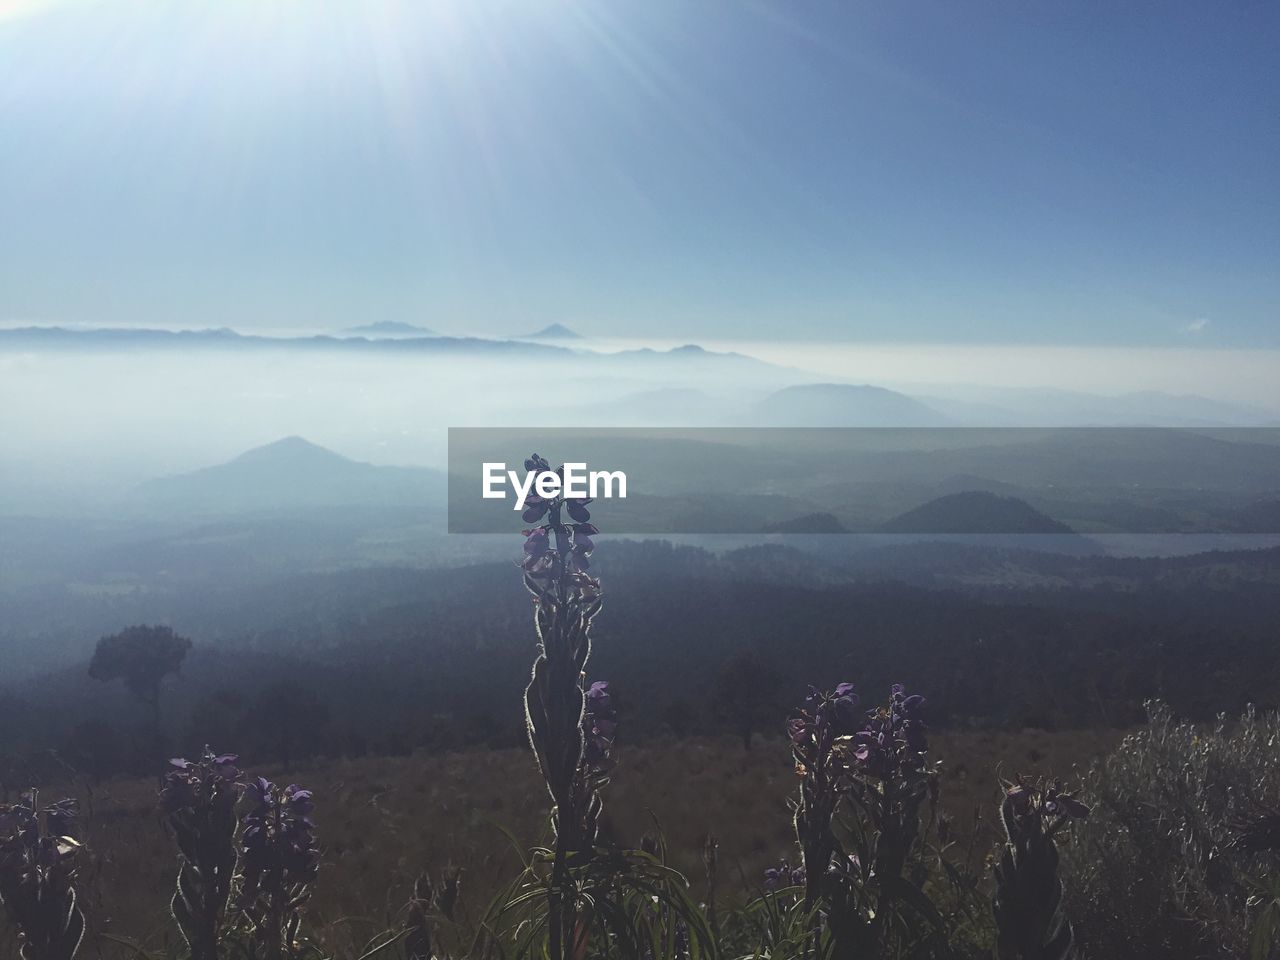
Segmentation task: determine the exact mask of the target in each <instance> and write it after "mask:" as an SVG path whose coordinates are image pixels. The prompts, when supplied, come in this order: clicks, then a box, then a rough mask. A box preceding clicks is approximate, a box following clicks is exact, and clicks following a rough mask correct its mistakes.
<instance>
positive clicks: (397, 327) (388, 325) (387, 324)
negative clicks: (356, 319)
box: [338, 320, 438, 337]
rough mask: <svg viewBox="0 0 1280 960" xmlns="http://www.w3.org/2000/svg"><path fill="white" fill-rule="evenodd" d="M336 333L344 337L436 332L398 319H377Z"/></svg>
mask: <svg viewBox="0 0 1280 960" xmlns="http://www.w3.org/2000/svg"><path fill="white" fill-rule="evenodd" d="M338 334H339V335H340V336H344V337H434V336H438V334H437V333H436V332H435V331H434V330H431V329H428V328H427V327H419V326H415V325H414V324H412V323H402V322H401V321H399V320H378V321H376V322H374V323H365V324H361V325H360V326H358V327H348V328H347V329H345V330H339V331H338Z"/></svg>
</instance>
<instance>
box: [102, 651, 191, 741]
mask: <svg viewBox="0 0 1280 960" xmlns="http://www.w3.org/2000/svg"><path fill="white" fill-rule="evenodd" d="M190 649H191V641H190V640H188V639H187V638H186V637H180V636H178V634H176V633H174V632H173V630H172V629H170V628H169V627H147V626H136V627H127V628H125V629H124V630H121V631H120V632H119V633H117V634H113V635H112V636H110V637H103V638H102V639H101V640H99V641H98V646H97V648H96V649H95V650H94V651H93V660H92V662H90V664H89V676H91V677H93V678H94V679H95V680H104V681H106V680H123V681H124V685H125V686H126V687H128V688H129V692H130V693H132V694H133V695H134V696H135V697H137V698H138V699H139V700H141V701H142V703H143V704H145V705H146V706H147V707H148V708H149V709H150V711H151V721H152V724H153V725H154V727H155V733H156V737H157V739H158V738H159V736H160V684H161V682H162V681H163V680H164V678H165V677H167V676H168V675H169V674H171V673H177V672H178V668H179V667H181V666H182V661H183V660H184V659H186V656H187V651H188V650H190Z"/></svg>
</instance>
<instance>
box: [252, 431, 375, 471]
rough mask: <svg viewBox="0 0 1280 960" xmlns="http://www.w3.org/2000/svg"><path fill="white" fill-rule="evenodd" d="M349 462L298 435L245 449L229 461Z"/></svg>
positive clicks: (257, 462)
mask: <svg viewBox="0 0 1280 960" xmlns="http://www.w3.org/2000/svg"><path fill="white" fill-rule="evenodd" d="M351 462H352V461H350V460H348V459H347V458H346V457H344V456H343V455H342V454H340V453H334V452H333V451H332V450H329V449H327V448H325V447H322V446H319V445H318V444H314V443H312V442H311V441H310V440H307V439H306V438H305V437H299V436H290V437H283V438H281V439H279V440H274V441H272V442H271V443H265V444H263V445H262V446H260V447H254V448H253V449H251V450H246V451H245V452H244V453H242V454H240V455H239V456H238V457H235V458H234V459H232V460H231V461H230V463H239V464H261V463H281V464H283V463H290V464H295V465H297V464H304V463H315V464H320V463H326V464H338V463H351Z"/></svg>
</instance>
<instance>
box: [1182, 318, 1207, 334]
mask: <svg viewBox="0 0 1280 960" xmlns="http://www.w3.org/2000/svg"><path fill="white" fill-rule="evenodd" d="M1209 322H1210V321H1209V318H1208V317H1196V318H1195V319H1194V320H1192V321H1191V322H1190V323H1188V324H1187V325H1186V326H1185V327H1183V328H1182V329H1183V330H1185V331H1186V332H1187V333H1196V334H1199V333H1204V332H1205V330H1207V329H1208V328H1209Z"/></svg>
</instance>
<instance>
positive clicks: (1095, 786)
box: [1064, 703, 1280, 960]
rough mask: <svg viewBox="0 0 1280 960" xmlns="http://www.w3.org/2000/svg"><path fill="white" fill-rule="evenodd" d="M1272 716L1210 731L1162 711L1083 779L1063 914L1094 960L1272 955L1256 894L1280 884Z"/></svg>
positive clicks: (1277, 757) (1265, 906)
mask: <svg viewBox="0 0 1280 960" xmlns="http://www.w3.org/2000/svg"><path fill="white" fill-rule="evenodd" d="M1278 747H1280V717H1277V715H1276V714H1266V715H1259V714H1257V713H1255V712H1254V711H1253V710H1252V709H1250V710H1248V711H1246V712H1245V714H1244V715H1243V716H1242V717H1241V718H1240V719H1239V720H1238V721H1236V722H1233V723H1229V722H1227V720H1226V719H1225V718H1219V720H1218V721H1217V722H1216V723H1215V724H1213V725H1212V726H1207V727H1205V726H1199V725H1194V724H1191V723H1186V722H1183V721H1179V720H1177V719H1175V717H1174V716H1173V713H1172V712H1171V711H1170V709H1169V708H1168V707H1167V706H1165V705H1163V704H1160V703H1150V704H1148V720H1147V723H1146V725H1145V726H1144V727H1143V728H1141V729H1140V730H1138V731H1137V732H1135V733H1133V734H1131V735H1130V736H1128V737H1126V738H1125V740H1124V742H1123V743H1122V744H1121V745H1120V746H1119V748H1117V749H1116V750H1115V751H1114V752H1113V753H1112V754H1111V755H1110V756H1108V757H1107V758H1106V759H1105V760H1104V761H1102V762H1100V763H1098V764H1096V765H1095V767H1094V769H1093V770H1092V771H1091V773H1090V775H1089V778H1088V782H1087V792H1088V795H1089V797H1090V800H1091V802H1092V803H1093V805H1094V814H1093V816H1091V817H1090V819H1089V820H1088V821H1087V822H1086V823H1084V824H1081V825H1080V826H1079V828H1078V829H1077V830H1076V831H1074V836H1073V838H1072V841H1071V842H1070V844H1069V845H1068V846H1067V848H1066V850H1065V851H1064V853H1065V858H1064V859H1065V861H1066V863H1067V864H1068V865H1069V867H1070V869H1071V870H1072V872H1073V873H1074V875H1075V883H1074V888H1073V889H1072V890H1069V891H1068V908H1069V910H1070V911H1071V913H1072V915H1073V917H1075V918H1076V921H1077V928H1078V936H1079V939H1080V941H1081V943H1082V944H1084V945H1085V946H1086V947H1087V949H1088V950H1089V951H1090V952H1091V953H1092V954H1093V955H1096V956H1139V957H1151V958H1170V960H1173V958H1196V960H1201V958H1208V960H1217V958H1222V960H1226V958H1238V957H1245V956H1251V957H1254V958H1258V960H1266V958H1270V957H1274V956H1276V946H1275V945H1273V943H1272V940H1273V939H1274V938H1273V937H1272V935H1271V933H1270V931H1271V929H1272V923H1271V921H1270V920H1269V919H1268V918H1271V917H1273V916H1274V914H1275V911H1274V910H1273V909H1271V908H1270V906H1269V904H1270V903H1271V902H1272V901H1274V899H1275V898H1274V897H1271V896H1266V895H1262V896H1260V895H1259V893H1260V891H1264V890H1266V889H1268V885H1267V879H1268V878H1271V877H1276V876H1280V870H1278V869H1277V868H1280V857H1278V854H1277V849H1278V848H1280V830H1277V829H1276V827H1277V826H1278V825H1280V815H1278V814H1277V813H1276V811H1277V810H1278V809H1280V748H1278Z"/></svg>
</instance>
